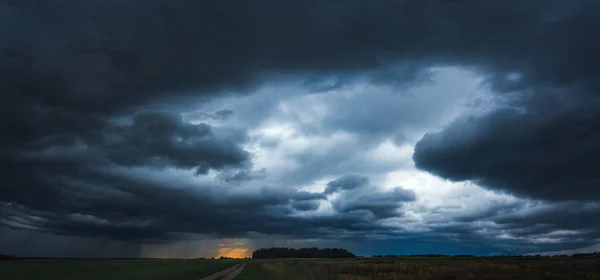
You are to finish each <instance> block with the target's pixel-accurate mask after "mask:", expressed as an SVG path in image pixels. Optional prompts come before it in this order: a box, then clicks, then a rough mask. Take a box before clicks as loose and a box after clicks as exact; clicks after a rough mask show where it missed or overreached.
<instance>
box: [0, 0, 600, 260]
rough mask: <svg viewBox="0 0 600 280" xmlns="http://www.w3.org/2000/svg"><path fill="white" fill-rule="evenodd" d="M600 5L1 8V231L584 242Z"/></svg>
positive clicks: (599, 101)
mask: <svg viewBox="0 0 600 280" xmlns="http://www.w3.org/2000/svg"><path fill="white" fill-rule="evenodd" d="M598 12H600V2H598V1H595V0H579V1H544V2H543V3H542V2H541V1H534V0H531V1H493V0H485V1H466V0H465V1H436V0H428V1H409V0H406V1H397V0H395V1H391V0H389V1H388V0H384V1H371V2H365V1H355V0H350V1H344V2H343V3H342V2H339V1H322V0H318V1H317V0H308V1H307V0H304V1H285V2H282V1H267V2H261V3H257V2H255V1H254V2H252V1H236V0H226V1H219V2H214V1H187V0H181V1H155V0H151V1H136V0H131V1H119V2H117V1H75V0H73V1H44V2H43V3H36V4H35V5H34V4H33V3H27V2H23V1H21V2H19V1H8V0H6V1H0V91H1V92H2V93H3V94H2V95H1V96H0V130H1V131H2V133H0V157H1V161H0V169H1V170H2V171H1V172H0V215H1V216H0V224H1V225H2V226H4V227H11V228H13V229H14V228H17V229H19V230H22V229H27V230H34V231H44V232H49V233H58V234H62V235H67V236H94V237H101V238H111V239H117V240H126V241H129V242H153V243H165V242H167V243H168V242H173V241H174V240H182V239H186V238H189V236H191V235H194V234H206V235H214V236H218V237H243V236H247V235H248V234H250V233H253V232H254V233H260V234H267V235H282V236H287V237H288V238H291V239H293V238H317V239H323V240H325V239H327V240H333V239H347V240H352V239H354V238H358V237H360V236H363V237H364V238H365V239H372V240H380V239H385V240H390V241H389V242H400V243H395V244H409V243H410V242H417V243H419V242H420V243H422V244H437V243H438V242H440V243H444V244H447V246H449V247H448V248H450V247H452V248H457V246H458V245H456V244H464V245H465V246H467V245H468V244H473V246H474V247H473V248H477V249H473V250H474V251H477V252H483V251H490V250H501V251H502V250H504V251H514V252H524V251H533V250H542V249H543V250H546V251H550V250H562V249H569V248H574V247H577V246H579V247H585V246H590V245H592V244H593V243H594V242H597V240H598V238H600V236H599V234H598V232H599V230H598V227H597V226H591V224H592V222H591V221H593V220H594V219H596V218H597V217H596V216H597V215H595V214H594V213H595V212H597V211H596V209H597V204H598V201H600V191H599V190H598V186H599V182H600V177H599V175H598V174H597V173H598V172H596V169H597V167H598V166H600V162H599V160H598V158H600V157H599V156H600V146H599V145H598V144H597V143H599V142H600V134H599V132H598V131H599V129H598V128H599V127H598V124H600V115H599V110H598V108H600V107H599V105H600V96H599V95H598V93H599V92H600V87H599V83H598V82H597V81H598V80H599V79H600V66H599V65H600V55H598V52H597V50H598V49H600V39H599V38H600V36H599V35H600V34H599V32H600V31H598V30H596V29H595V28H592V27H594V26H598V25H599V24H600V22H599V21H600V19H599V18H598V17H597V14H598ZM415 167H416V168H418V169H420V170H421V171H425V172H429V173H431V174H433V175H435V176H439V177H441V178H443V179H448V180H449V181H451V182H446V181H443V180H439V179H435V178H434V177H433V176H431V175H422V174H424V173H423V172H421V171H418V170H416V169H415ZM402 174H412V175H411V176H408V177H407V176H404V175H402ZM419 174H420V175H419ZM420 176H423V177H420ZM427 176H429V177H427ZM422 178H426V179H423V180H425V181H426V182H425V183H423V184H414V182H415V180H416V181H418V180H421V179H422ZM470 184H475V185H476V186H472V185H470ZM482 188H483V189H482ZM481 201H485V202H486V203H485V204H484V205H482V204H480V203H481ZM519 213H524V214H519ZM557 217H561V218H560V219H558V218H557ZM402 242H405V243H402ZM390 244H391V243H390ZM490 244H500V245H498V246H496V245H490ZM384 247H385V246H384ZM434 247H435V246H432V248H434ZM481 248H486V249H481Z"/></svg>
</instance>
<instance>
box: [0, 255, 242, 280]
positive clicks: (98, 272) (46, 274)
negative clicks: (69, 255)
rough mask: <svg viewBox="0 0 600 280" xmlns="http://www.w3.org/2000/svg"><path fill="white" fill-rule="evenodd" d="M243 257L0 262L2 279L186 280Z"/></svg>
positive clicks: (214, 271) (0, 277) (212, 271)
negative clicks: (231, 258) (232, 258)
mask: <svg viewBox="0 0 600 280" xmlns="http://www.w3.org/2000/svg"><path fill="white" fill-rule="evenodd" d="M240 262H242V260H19V261H3V262H0V279H1V280H33V279H35V280H38V279H39V280H41V279H44V280H59V279H60V280H75V279H77V280H80V279H86V280H100V279H102V280H107V279H111V280H121V279H123V280H188V279H190V280H191V279H194V280H195V279H200V278H202V277H204V276H207V275H211V274H213V273H216V272H219V271H221V270H224V269H226V268H228V267H231V266H233V265H235V264H238V263H240Z"/></svg>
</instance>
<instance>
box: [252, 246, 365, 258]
mask: <svg viewBox="0 0 600 280" xmlns="http://www.w3.org/2000/svg"><path fill="white" fill-rule="evenodd" d="M354 257H356V256H355V255H354V254H353V253H351V252H350V251H348V250H346V249H341V248H317V247H311V248H300V249H294V248H285V247H275V248H262V249H258V250H256V251H254V252H252V258H253V259H282V258H354Z"/></svg>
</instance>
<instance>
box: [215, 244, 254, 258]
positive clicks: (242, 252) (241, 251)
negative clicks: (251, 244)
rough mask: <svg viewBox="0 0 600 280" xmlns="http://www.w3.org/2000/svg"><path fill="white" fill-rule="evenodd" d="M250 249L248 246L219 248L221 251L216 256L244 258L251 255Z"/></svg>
mask: <svg viewBox="0 0 600 280" xmlns="http://www.w3.org/2000/svg"><path fill="white" fill-rule="evenodd" d="M250 254H251V253H250V250H248V248H226V247H225V248H219V252H218V253H217V256H215V257H216V258H219V257H221V256H223V257H227V258H237V259H242V258H247V257H250Z"/></svg>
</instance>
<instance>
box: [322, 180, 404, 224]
mask: <svg viewBox="0 0 600 280" xmlns="http://www.w3.org/2000/svg"><path fill="white" fill-rule="evenodd" d="M324 193H325V194H332V193H335V194H337V195H338V196H337V197H336V198H335V199H333V200H332V201H331V203H332V205H333V208H334V209H335V210H337V211H339V212H340V213H350V212H354V211H358V212H361V211H366V212H368V213H370V214H372V215H374V216H375V217H376V218H389V217H398V216H401V215H402V213H401V212H400V211H399V208H400V207H401V206H402V204H403V203H404V202H410V201H415V200H416V195H415V192H414V191H412V190H406V189H403V188H402V187H395V188H392V189H391V190H381V189H379V188H377V187H374V186H371V185H370V184H369V179H368V178H367V177H364V176H359V175H345V176H343V177H340V178H338V179H336V180H334V181H331V182H329V183H327V187H326V188H325V192H324Z"/></svg>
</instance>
